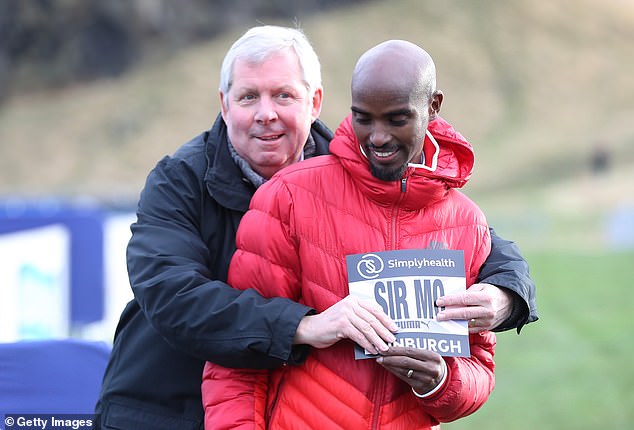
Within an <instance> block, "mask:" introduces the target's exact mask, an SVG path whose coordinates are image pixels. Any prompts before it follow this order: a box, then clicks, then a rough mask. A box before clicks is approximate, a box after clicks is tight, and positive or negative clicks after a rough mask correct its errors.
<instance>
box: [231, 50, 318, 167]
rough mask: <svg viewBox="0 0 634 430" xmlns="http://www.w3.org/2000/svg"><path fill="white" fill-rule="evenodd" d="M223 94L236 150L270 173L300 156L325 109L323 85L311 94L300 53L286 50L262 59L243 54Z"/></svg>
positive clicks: (293, 161)
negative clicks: (248, 58)
mask: <svg viewBox="0 0 634 430" xmlns="http://www.w3.org/2000/svg"><path fill="white" fill-rule="evenodd" d="M220 99H221V104H222V117H223V118H224V120H225V122H226V124H227V129H228V134H229V139H230V140H231V143H232V144H233V146H234V147H235V149H236V151H237V152H238V154H240V156H241V157H242V158H244V159H245V160H246V161H247V162H248V163H249V165H250V166H251V167H252V168H253V170H255V171H256V172H258V173H259V174H260V175H262V177H264V178H270V177H271V176H273V174H274V173H275V172H277V171H278V170H280V169H282V168H283V167H286V166H289V165H291V164H293V163H295V162H297V161H298V160H299V157H300V154H301V152H302V150H303V147H304V144H305V143H306V139H307V138H308V134H309V133H310V126H311V124H312V123H313V121H315V120H316V119H317V117H318V116H319V113H320V111H321V100H322V89H321V88H318V89H317V90H316V91H315V94H314V95H313V96H312V97H311V95H310V94H309V92H308V89H307V88H306V85H305V84H304V82H303V80H302V73H301V68H300V66H299V61H298V60H297V56H296V55H295V52H294V51H292V50H284V51H281V52H279V53H275V54H273V55H271V56H269V57H268V58H267V59H265V60H264V61H263V62H262V63H259V64H254V63H249V62H246V61H245V60H241V59H237V60H236V61H235V63H234V65H233V83H232V85H231V88H230V89H229V92H228V93H227V94H222V93H221V94H220Z"/></svg>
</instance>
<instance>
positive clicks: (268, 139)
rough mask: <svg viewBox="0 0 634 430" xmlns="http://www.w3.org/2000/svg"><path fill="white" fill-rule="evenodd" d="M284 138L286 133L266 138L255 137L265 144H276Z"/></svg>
mask: <svg viewBox="0 0 634 430" xmlns="http://www.w3.org/2000/svg"><path fill="white" fill-rule="evenodd" d="M283 136H284V133H282V134H270V135H266V136H255V137H256V138H257V139H258V140H261V141H263V142H275V141H277V140H279V139H281V138H282V137H283Z"/></svg>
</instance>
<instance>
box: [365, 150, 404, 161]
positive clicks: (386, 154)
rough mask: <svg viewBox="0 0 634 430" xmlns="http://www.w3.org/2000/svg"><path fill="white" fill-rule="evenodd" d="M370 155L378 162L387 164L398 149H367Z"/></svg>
mask: <svg viewBox="0 0 634 430" xmlns="http://www.w3.org/2000/svg"><path fill="white" fill-rule="evenodd" d="M369 150H370V153H371V154H372V156H373V157H374V158H375V159H376V160H378V161H382V162H388V161H391V160H392V159H393V158H394V157H395V156H396V154H397V153H398V148H393V149H387V148H381V149H378V148H369Z"/></svg>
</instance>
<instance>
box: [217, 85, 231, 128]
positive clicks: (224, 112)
mask: <svg viewBox="0 0 634 430" xmlns="http://www.w3.org/2000/svg"><path fill="white" fill-rule="evenodd" d="M219 94H220V113H221V114H222V119H224V120H225V123H226V122H227V114H228V110H229V109H227V107H226V106H225V97H226V96H225V95H224V94H223V93H222V91H220V92H219Z"/></svg>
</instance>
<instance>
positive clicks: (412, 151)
mask: <svg viewBox="0 0 634 430" xmlns="http://www.w3.org/2000/svg"><path fill="white" fill-rule="evenodd" d="M377 84H378V83H377ZM428 122H429V114H428V112H427V103H422V102H420V101H416V100H413V99H412V98H411V97H410V96H409V95H408V94H402V92H400V91H398V90H395V89H393V88H381V87H380V84H379V85H368V86H361V87H358V88H357V89H356V91H354V92H353V95H352V126H353V128H354V133H355V135H356V136H357V139H358V140H359V143H360V145H361V147H362V148H363V151H364V152H365V155H366V156H367V158H368V161H369V162H370V170H371V171H372V174H373V175H374V176H375V177H376V178H378V179H382V180H384V181H396V180H399V179H401V178H402V176H403V173H404V172H405V169H407V163H409V162H410V161H413V162H416V163H418V162H419V161H420V158H421V154H422V149H423V141H424V139H425V131H426V130H427V123H428Z"/></svg>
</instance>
